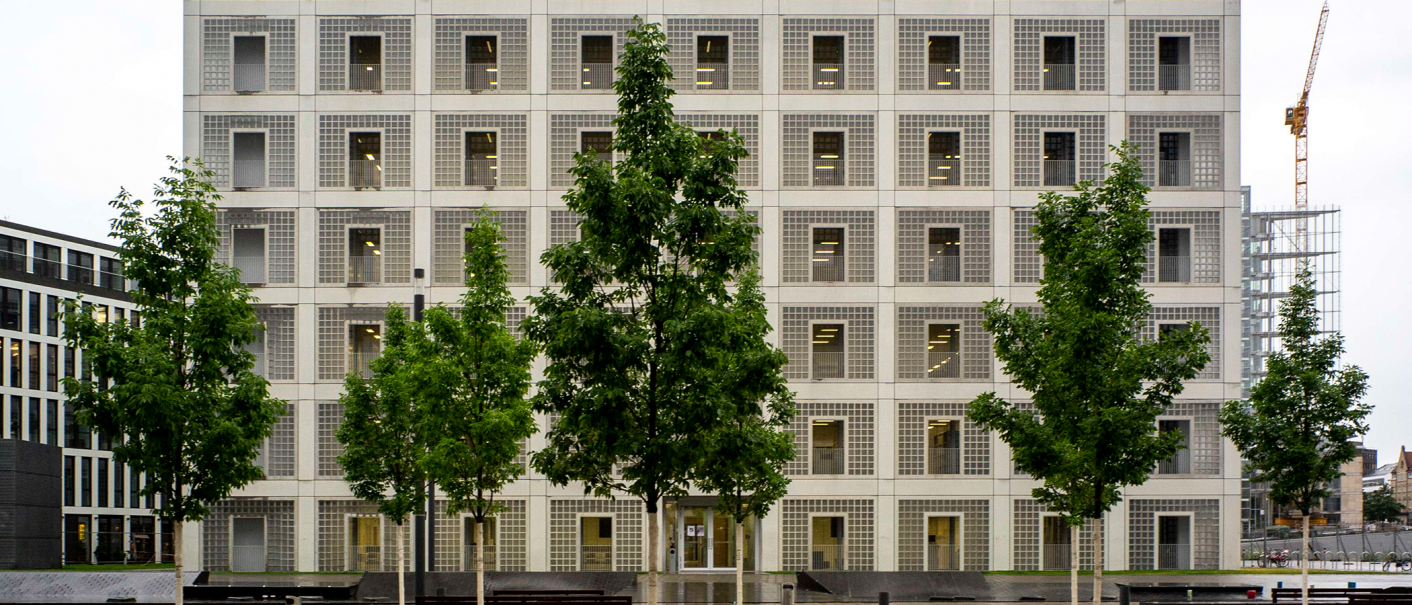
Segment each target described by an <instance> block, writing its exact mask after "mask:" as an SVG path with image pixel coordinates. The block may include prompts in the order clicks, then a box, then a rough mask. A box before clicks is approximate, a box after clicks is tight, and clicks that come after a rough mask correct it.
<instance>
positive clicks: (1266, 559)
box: [1256, 550, 1289, 567]
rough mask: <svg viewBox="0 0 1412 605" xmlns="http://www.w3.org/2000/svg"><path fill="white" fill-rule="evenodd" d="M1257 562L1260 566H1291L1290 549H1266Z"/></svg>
mask: <svg viewBox="0 0 1412 605" xmlns="http://www.w3.org/2000/svg"><path fill="white" fill-rule="evenodd" d="M1256 564H1257V565H1259V566H1260V567H1271V566H1273V567H1288V566H1289V551H1288V550H1270V551H1265V552H1264V553H1261V554H1260V558H1259V559H1258V560H1257V561H1256Z"/></svg>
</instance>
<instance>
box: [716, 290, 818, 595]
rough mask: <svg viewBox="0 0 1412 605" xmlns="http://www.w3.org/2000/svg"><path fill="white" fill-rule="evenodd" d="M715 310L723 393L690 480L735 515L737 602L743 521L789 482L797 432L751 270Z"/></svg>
mask: <svg viewBox="0 0 1412 605" xmlns="http://www.w3.org/2000/svg"><path fill="white" fill-rule="evenodd" d="M718 313H719V319H718V321H719V322H721V324H722V333H723V334H725V335H726V336H727V338H729V339H731V340H733V341H734V343H733V344H732V343H726V346H725V347H724V348H722V349H721V350H720V355H722V357H723V359H722V362H721V363H720V364H719V365H720V366H721V371H722V373H723V376H722V377H721V380H722V382H724V384H725V388H724V389H722V395H724V396H725V397H726V400H725V401H723V402H721V404H722V407H721V411H720V416H719V419H718V420H717V422H716V424H715V425H714V426H713V427H712V429H711V433H710V435H709V438H708V440H707V443H706V449H705V451H704V453H703V455H702V458H701V462H700V463H699V466H698V467H697V469H696V474H695V475H694V477H693V481H694V483H695V484H696V487H697V488H698V489H700V490H702V491H705V492H710V493H714V494H716V495H717V496H718V500H717V504H716V510H717V512H719V513H721V515H723V516H728V517H729V518H731V519H734V520H735V561H736V563H735V598H736V605H742V604H743V603H745V581H744V579H745V578H744V572H745V553H744V550H743V549H744V547H745V520H746V519H759V518H761V517H764V516H765V515H766V514H768V513H769V512H770V508H771V507H772V506H774V504H775V502H778V501H779V499H780V498H782V497H784V495H785V492H786V490H788V488H789V478H788V477H785V476H784V465H785V464H788V463H789V461H790V460H793V459H794V436H793V435H791V434H790V433H788V432H786V431H785V430H784V429H785V428H786V427H788V426H789V423H790V421H791V420H793V419H794V416H795V414H796V410H795V406H794V392H793V391H790V390H789V387H788V385H787V384H786V381H785V378H784V366H785V364H787V363H789V359H788V358H786V357H785V355H784V353H783V352H781V351H780V350H779V349H777V348H775V347H774V346H773V345H771V344H770V343H769V342H767V341H766V340H765V337H766V336H767V335H769V333H770V322H769V318H768V317H767V315H766V311H765V296H764V294H763V293H761V291H760V277H759V275H758V274H757V273H756V272H755V271H754V270H750V271H747V272H746V273H745V275H744V276H743V277H742V278H741V280H740V288H739V290H738V292H737V293H736V295H735V300H734V301H733V303H732V304H731V305H730V307H729V308H727V309H723V310H721V311H719V312H718Z"/></svg>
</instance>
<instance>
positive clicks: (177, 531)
mask: <svg viewBox="0 0 1412 605" xmlns="http://www.w3.org/2000/svg"><path fill="white" fill-rule="evenodd" d="M181 526H182V520H181V519H177V520H176V521H173V522H172V528H173V529H174V531H173V532H172V562H173V563H175V564H176V600H175V601H173V602H174V603H176V605H182V601H183V600H184V599H183V597H185V596H186V595H185V594H183V592H184V591H183V590H182V588H183V585H184V584H186V582H185V581H183V579H182V574H181ZM1305 533H1308V532H1305Z"/></svg>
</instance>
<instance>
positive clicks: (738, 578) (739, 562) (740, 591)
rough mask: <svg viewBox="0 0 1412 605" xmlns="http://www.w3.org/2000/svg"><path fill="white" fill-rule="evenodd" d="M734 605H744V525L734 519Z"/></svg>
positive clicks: (737, 518)
mask: <svg viewBox="0 0 1412 605" xmlns="http://www.w3.org/2000/svg"><path fill="white" fill-rule="evenodd" d="M735 605H745V523H744V522H742V521H741V520H740V517H736V518H735Z"/></svg>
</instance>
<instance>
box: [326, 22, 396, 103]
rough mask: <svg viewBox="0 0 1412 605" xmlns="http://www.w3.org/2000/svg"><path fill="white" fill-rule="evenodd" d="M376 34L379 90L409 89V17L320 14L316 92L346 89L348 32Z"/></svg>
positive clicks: (347, 87) (347, 85) (347, 86)
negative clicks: (379, 45) (379, 46)
mask: <svg viewBox="0 0 1412 605" xmlns="http://www.w3.org/2000/svg"><path fill="white" fill-rule="evenodd" d="M356 33H369V34H380V35H381V38H382V67H381V69H382V90H384V91H387V92H394V91H396V92H409V91H411V90H412V18H411V17H323V18H321V19H319V91H321V92H339V91H346V90H349V82H348V74H349V70H348V65H349V58H348V53H349V48H348V47H349V42H348V39H349V37H350V36H349V35H348V34H356Z"/></svg>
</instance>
